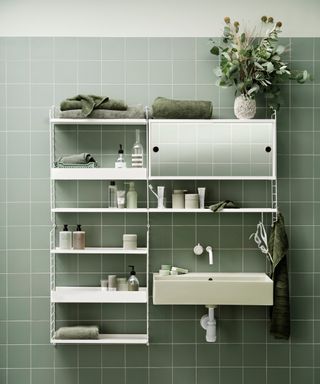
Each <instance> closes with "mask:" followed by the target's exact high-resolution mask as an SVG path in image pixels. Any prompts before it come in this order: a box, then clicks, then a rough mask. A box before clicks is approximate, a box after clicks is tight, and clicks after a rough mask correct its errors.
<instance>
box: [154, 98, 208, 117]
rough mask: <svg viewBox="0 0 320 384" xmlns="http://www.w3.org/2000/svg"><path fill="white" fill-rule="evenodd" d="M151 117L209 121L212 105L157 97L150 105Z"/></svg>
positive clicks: (205, 102) (206, 102) (200, 101)
mask: <svg viewBox="0 0 320 384" xmlns="http://www.w3.org/2000/svg"><path fill="white" fill-rule="evenodd" d="M152 115H153V118H155V119H211V117H212V103H211V101H204V100H171V99H166V98H165V97H157V98H156V99H155V100H154V102H153V104H152Z"/></svg>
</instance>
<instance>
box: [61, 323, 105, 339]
mask: <svg viewBox="0 0 320 384" xmlns="http://www.w3.org/2000/svg"><path fill="white" fill-rule="evenodd" d="M55 338H56V339H64V340H65V339H98V338H99V328H98V327H97V326H96V325H88V326H75V327H61V328H59V329H58V330H57V331H56V332H55Z"/></svg>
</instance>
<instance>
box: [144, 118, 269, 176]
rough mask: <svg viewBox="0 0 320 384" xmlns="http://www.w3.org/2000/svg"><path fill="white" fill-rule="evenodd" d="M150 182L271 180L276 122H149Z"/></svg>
mask: <svg viewBox="0 0 320 384" xmlns="http://www.w3.org/2000/svg"><path fill="white" fill-rule="evenodd" d="M149 130H150V138H149V140H150V145H149V159H150V168H149V172H150V174H149V177H150V178H151V179H157V178H159V179H164V178H170V179H179V178H180V179H185V178H191V179H196V178H198V179H265V180H266V179H274V178H275V177H276V140H275V133H276V132H275V120H249V121H247V120H246V121H243V120H150V122H149Z"/></svg>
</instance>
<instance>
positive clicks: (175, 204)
mask: <svg viewBox="0 0 320 384" xmlns="http://www.w3.org/2000/svg"><path fill="white" fill-rule="evenodd" d="M185 192H186V191H185V190H184V189H174V190H173V194H172V208H176V209H181V208H182V209H183V208H184V194H185Z"/></svg>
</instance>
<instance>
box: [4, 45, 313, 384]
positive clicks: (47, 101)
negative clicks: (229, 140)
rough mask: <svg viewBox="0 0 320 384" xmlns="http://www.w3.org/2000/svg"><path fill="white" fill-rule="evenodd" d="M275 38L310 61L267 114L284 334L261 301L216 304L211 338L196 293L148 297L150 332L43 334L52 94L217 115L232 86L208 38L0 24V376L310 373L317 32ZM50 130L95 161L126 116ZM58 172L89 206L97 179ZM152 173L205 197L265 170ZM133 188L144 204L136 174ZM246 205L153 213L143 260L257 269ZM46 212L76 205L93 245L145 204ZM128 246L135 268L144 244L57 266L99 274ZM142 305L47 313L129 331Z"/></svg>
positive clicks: (223, 194)
mask: <svg viewBox="0 0 320 384" xmlns="http://www.w3.org/2000/svg"><path fill="white" fill-rule="evenodd" d="M285 43H287V44H290V45H291V48H292V49H291V51H290V52H289V54H288V55H289V60H290V62H291V65H292V67H294V68H308V70H309V71H310V72H311V73H312V74H313V77H314V81H313V82H312V83H308V84H305V85H299V86H297V85H294V84H291V85H288V84H286V85H283V89H282V91H283V92H282V96H283V108H282V109H281V111H280V113H279V121H278V126H277V136H278V176H279V185H278V186H279V199H280V208H281V210H282V212H283V213H284V216H285V219H286V225H287V232H288V236H289V240H290V253H289V273H290V283H291V325H292V336H291V339H290V340H289V341H288V342H287V341H279V340H275V339H273V338H272V337H271V336H270V335H269V331H268V328H269V316H268V309H267V308H265V307H261V308H260V307H235V306H233V307H228V306H224V307H223V306H222V307H220V308H219V309H218V310H217V324H218V327H217V332H218V335H217V336H218V337H217V342H216V343H215V344H208V343H205V341H204V331H203V330H202V328H201V327H200V324H199V319H200V317H201V316H202V315H203V314H204V313H205V308H204V307H202V306H199V307H196V306H173V307H171V306H153V305H151V308H150V337H151V343H150V346H149V347H146V346H134V345H128V346H122V345H118V346H84V345H80V346H75V345H71V346H58V347H57V348H54V347H53V346H51V345H50V344H49V253H48V249H49V237H48V234H49V231H50V228H51V226H50V216H49V131H48V109H49V107H50V106H51V105H53V104H56V105H57V104H58V103H59V102H60V101H61V99H63V98H65V97H68V96H72V95H75V94H78V93H97V94H105V95H109V96H112V97H114V98H122V99H125V100H126V101H127V102H128V103H130V104H133V103H142V104H146V105H151V104H152V101H153V99H154V98H155V97H157V96H167V97H174V98H191V99H210V100H212V101H213V103H214V115H215V117H218V118H225V117H233V110H232V109H233V108H232V107H233V99H234V95H233V90H232V89H227V90H223V89H220V88H218V87H217V86H215V77H214V75H213V71H212V69H213V67H214V66H215V64H216V63H215V62H214V57H213V56H212V55H210V54H209V44H208V39H206V38H198V39H194V38H149V39H147V38H128V39H124V38H102V39H100V38H0V383H1V384H2V383H3V384H18V383H19V384H40V383H43V382H46V383H48V384H58V383H59V384H85V383H87V382H90V383H92V384H103V383H107V382H108V383H109V382H114V383H117V384H126V383H129V382H130V383H131V384H135V383H137V384H145V383H148V384H158V383H159V384H160V383H161V384H162V383H165V384H180V383H183V384H209V383H210V384H212V383H214V384H254V383H257V382H258V383H261V384H278V383H279V384H298V383H301V382H305V383H308V384H317V383H319V382H320V241H319V238H320V236H319V235H320V219H319V218H320V200H319V196H320V165H319V160H320V158H319V156H320V65H319V64H320V39H312V38H309V39H305V38H292V39H285ZM258 106H259V108H258V113H257V116H258V117H265V116H267V112H266V109H265V105H264V102H263V100H259V103H258ZM58 131H59V132H58V134H57V149H58V152H59V151H60V152H61V153H65V152H66V151H67V150H68V148H69V150H70V151H72V150H79V151H80V150H81V151H86V152H87V151H88V152H92V153H93V154H95V155H96V156H97V160H98V161H99V162H101V163H102V164H112V162H113V161H114V157H115V155H114V153H116V150H117V146H118V144H119V143H120V142H123V143H125V146H126V149H127V151H128V153H130V146H131V142H132V141H133V132H132V129H130V128H127V129H124V128H123V129H121V128H120V129H118V128H117V129H116V130H113V129H110V132H108V133H109V134H110V135H108V136H107V135H105V130H103V131H102V130H101V129H100V128H99V127H95V128H93V127H82V128H79V129H74V130H70V129H66V128H64V127H61V128H59V129H58ZM110 137H111V138H110ZM100 139H101V140H100ZM119 140H120V141H119ZM57 184H58V187H57V198H58V203H59V204H60V206H64V205H65V206H71V205H72V204H75V203H76V198H75V196H77V197H78V198H79V200H80V203H81V204H82V206H86V207H88V206H100V205H101V206H103V205H104V204H105V203H106V188H107V183H105V182H59V183H57ZM159 184H160V183H159ZM161 184H162V183H161ZM154 185H156V183H154ZM165 185H166V187H167V189H168V190H169V189H171V188H173V187H174V188H187V189H189V190H193V189H194V188H196V186H197V185H205V186H206V187H207V190H208V198H207V200H208V202H209V201H212V202H213V201H217V200H220V199H225V198H230V199H234V200H236V201H238V202H239V203H242V204H247V206H257V205H261V204H262V203H264V202H265V197H266V195H267V194H268V185H266V184H265V183H264V182H262V183H257V182H250V183H249V182H247V183H245V182H203V183H201V182H199V183H198V184H196V183H194V182H174V183H173V182H171V181H167V182H166V183H165ZM137 189H138V192H139V205H140V206H143V205H144V203H145V187H144V185H143V183H142V182H139V183H137ZM168 197H169V195H168ZM153 203H155V202H154V201H153ZM259 218H260V216H259V215H255V214H254V215H241V214H237V215H236V214H229V215H201V214H198V215H195V214H177V215H171V214H168V215H161V214H152V215H151V244H150V246H151V252H150V270H151V272H153V271H156V270H157V269H158V268H159V266H160V264H166V263H170V264H177V265H180V266H185V267H188V268H189V269H190V270H192V271H209V270H213V271H219V270H220V271H265V268H266V264H265V260H264V257H263V255H262V254H260V253H259V252H258V251H257V249H256V248H255V244H254V243H252V242H251V241H249V240H248V236H249V235H250V233H252V232H253V230H254V229H255V225H256V223H257V221H258V220H259ZM57 220H58V224H59V225H62V224H63V223H64V222H65V221H67V222H69V223H70V224H71V225H75V224H77V221H81V223H82V224H83V227H84V228H85V229H86V231H87V234H88V243H91V245H98V244H110V245H111V244H114V243H117V242H119V241H120V240H121V234H122V232H123V229H124V228H135V229H137V231H139V233H140V232H141V237H140V241H141V244H142V245H143V244H144V243H145V239H144V237H143V233H144V232H143V225H144V223H145V221H144V220H145V217H144V215H140V214H137V215H133V216H132V215H131V216H130V215H126V216H124V215H104V214H101V215H100V214H98V215H91V214H89V215H79V216H76V215H67V214H64V215H62V214H60V215H58V217H57ZM97 224H99V226H97ZM100 224H101V225H100ZM198 241H199V242H201V243H203V244H204V245H208V244H212V245H213V246H214V248H215V260H214V265H213V266H209V265H208V260H207V258H206V256H203V257H196V256H195V255H194V254H193V253H192V248H193V246H194V245H195V244H196V243H197V242H198ZM131 262H133V263H135V264H136V265H137V269H138V271H139V274H140V278H141V280H142V281H144V279H145V273H144V272H145V270H144V269H143V268H144V267H143V262H142V261H141V257H139V258H138V257H137V256H134V257H133V256H132V257H131V258H130V257H126V258H124V257H117V258H115V257H114V258H113V257H110V258H109V257H108V256H100V255H96V256H93V257H91V258H90V260H88V259H87V258H86V257H83V256H81V257H80V256H72V255H70V257H68V258H67V259H66V258H65V257H63V256H59V257H57V270H58V276H57V279H58V282H59V283H63V284H70V285H72V284H84V285H85V284H97V283H98V281H99V279H100V277H101V276H102V274H103V273H105V272H107V271H114V272H117V273H118V274H119V275H121V274H123V275H125V274H126V265H127V264H129V263H131ZM144 316H145V307H144V306H143V305H129V304H128V305H96V304H91V305H68V306H63V305H60V306H57V319H58V324H59V325H60V324H64V323H65V322H68V321H70V322H71V321H77V322H81V321H85V322H95V321H99V323H100V325H101V326H102V327H106V329H108V330H109V331H110V330H112V331H114V332H117V331H118V330H119V332H120V331H122V330H124V329H125V328H126V327H128V324H130V327H132V328H131V329H134V330H136V331H137V332H140V331H141V328H143V327H144V326H145V323H144ZM124 320H126V321H124Z"/></svg>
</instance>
